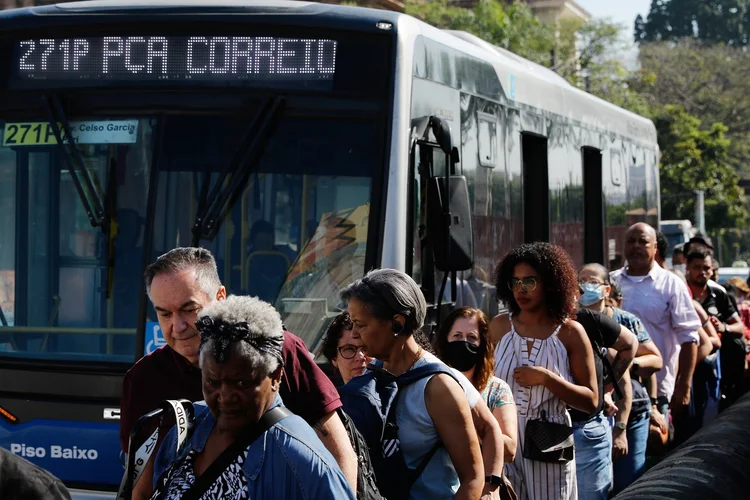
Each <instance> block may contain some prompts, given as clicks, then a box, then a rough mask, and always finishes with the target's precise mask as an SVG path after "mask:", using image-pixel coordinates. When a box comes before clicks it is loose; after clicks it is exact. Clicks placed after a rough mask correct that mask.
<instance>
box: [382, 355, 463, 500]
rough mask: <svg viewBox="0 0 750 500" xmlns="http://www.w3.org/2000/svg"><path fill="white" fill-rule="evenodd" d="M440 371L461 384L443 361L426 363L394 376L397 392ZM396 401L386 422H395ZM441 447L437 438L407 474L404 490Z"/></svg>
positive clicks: (420, 473) (412, 483)
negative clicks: (410, 472) (409, 473)
mask: <svg viewBox="0 0 750 500" xmlns="http://www.w3.org/2000/svg"><path fill="white" fill-rule="evenodd" d="M441 373H444V374H446V375H450V377H451V378H452V379H453V380H455V381H456V383H458V384H459V385H461V383H460V382H459V381H458V378H457V377H456V375H455V374H454V373H453V371H452V370H451V369H450V368H449V367H448V366H447V365H445V364H443V363H428V364H426V365H422V366H420V367H419V368H414V369H413V370H409V371H407V372H406V373H404V374H402V375H401V376H400V377H396V384H398V390H399V394H400V393H401V391H403V390H404V389H405V388H406V387H408V386H410V385H411V384H414V383H416V382H418V381H420V380H422V379H424V378H427V377H431V376H433V375H439V374H441ZM396 398H397V399H398V394H397V395H396ZM396 403H397V400H396V401H394V402H393V405H392V406H391V411H389V412H388V422H392V423H393V425H395V424H396V411H395V408H396ZM442 447H443V442H442V441H440V440H438V442H437V443H435V446H433V447H432V449H430V451H429V452H427V454H426V455H425V456H424V457H423V458H422V460H421V461H420V462H419V465H418V466H417V468H416V469H415V470H414V472H413V473H412V474H411V475H410V476H409V482H408V483H407V485H406V491H410V490H411V488H412V486H414V483H416V482H417V480H418V479H419V477H420V476H421V475H422V473H423V472H424V470H425V469H426V468H427V465H429V463H430V461H431V460H432V458H433V457H434V456H435V453H437V451H438V450H439V449H440V448H442Z"/></svg>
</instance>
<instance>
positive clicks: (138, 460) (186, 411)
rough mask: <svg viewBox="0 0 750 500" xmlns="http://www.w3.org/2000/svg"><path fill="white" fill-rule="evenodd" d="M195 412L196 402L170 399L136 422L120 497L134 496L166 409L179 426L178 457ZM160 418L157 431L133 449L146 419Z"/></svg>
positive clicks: (130, 441)
mask: <svg viewBox="0 0 750 500" xmlns="http://www.w3.org/2000/svg"><path fill="white" fill-rule="evenodd" d="M194 411H195V410H194V408H193V403H191V402H190V401H188V400H187V399H180V400H171V399H169V400H165V401H162V402H161V404H160V405H159V408H157V409H156V410H154V411H151V412H149V413H146V414H145V415H143V416H142V417H140V418H139V419H138V420H137V421H136V422H135V424H134V425H133V428H132V429H131V431H130V440H129V442H128V457H127V462H126V466H125V474H123V476H122V481H121V483H120V488H119V492H118V494H117V499H118V500H126V499H129V498H130V495H132V492H133V488H134V487H135V485H136V483H137V482H138V480H139V479H140V477H141V475H142V474H143V470H144V468H145V467H146V464H147V463H148V461H149V459H150V458H151V455H152V454H153V453H154V451H155V450H156V443H157V442H158V440H159V427H160V425H161V420H162V419H163V418H164V414H165V412H172V413H173V414H174V417H175V426H176V427H177V440H176V448H177V449H176V452H175V456H177V455H179V453H180V449H181V448H182V445H183V444H184V443H185V442H186V441H187V438H188V436H189V435H190V433H191V431H192V427H193V417H194ZM157 417H158V418H159V424H158V425H157V426H156V430H154V432H153V433H151V435H150V436H149V437H148V438H147V439H146V441H144V442H143V443H142V444H141V446H139V447H138V449H137V450H134V449H133V448H134V444H135V438H136V437H137V436H138V434H139V433H140V430H141V429H142V428H143V426H144V425H145V424H146V423H147V422H149V421H151V420H152V419H155V418H157Z"/></svg>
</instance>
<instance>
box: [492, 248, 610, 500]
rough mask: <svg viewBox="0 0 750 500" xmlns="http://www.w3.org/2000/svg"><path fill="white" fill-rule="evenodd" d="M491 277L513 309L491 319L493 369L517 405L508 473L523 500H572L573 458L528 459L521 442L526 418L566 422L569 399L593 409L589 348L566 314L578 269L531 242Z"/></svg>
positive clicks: (572, 307)
mask: <svg viewBox="0 0 750 500" xmlns="http://www.w3.org/2000/svg"><path fill="white" fill-rule="evenodd" d="M495 284H496V287H497V295H498V299H500V300H502V301H503V302H504V303H505V304H506V305H507V306H508V309H509V310H510V314H503V315H500V316H496V317H495V318H494V319H493V320H492V322H491V324H490V333H491V335H492V337H493V340H494V341H495V342H496V345H497V347H496V348H495V375H496V376H497V377H499V378H501V379H503V380H505V381H507V382H508V384H509V385H510V387H511V390H512V391H513V396H514V398H515V401H516V406H517V408H518V439H517V443H518V453H516V457H515V460H514V461H513V462H512V463H509V464H507V465H506V474H507V476H508V478H509V479H510V481H511V482H512V483H513V487H514V488H515V490H516V492H517V493H518V497H519V499H521V500H524V499H529V500H532V499H533V500H541V499H548V500H562V499H571V500H574V499H576V498H577V485H576V471H575V460H570V461H568V462H566V463H560V462H557V463H550V462H542V461H537V460H531V459H529V458H526V457H525V455H526V454H525V453H524V446H525V444H526V442H525V439H526V435H525V433H526V424H527V422H528V421H530V420H536V419H540V418H544V419H546V420H548V421H550V422H555V423H558V424H564V425H567V426H570V425H571V421H570V415H569V414H568V409H567V408H568V406H571V407H573V408H576V409H579V410H581V411H583V412H586V413H591V412H593V411H595V409H596V406H597V403H598V395H597V383H596V373H595V369H594V352H593V350H592V348H591V343H590V342H589V340H588V337H587V336H586V333H585V332H584V330H583V327H582V326H581V325H580V324H579V323H577V322H576V321H573V320H571V319H570V318H572V317H574V315H575V311H576V302H575V300H576V297H577V296H578V279H577V273H576V269H575V267H574V266H573V262H572V261H571V259H570V256H568V254H567V253H566V252H565V250H563V249H562V248H560V247H559V246H557V245H552V244H549V243H532V244H528V245H522V246H521V247H519V248H516V249H515V250H512V251H511V252H510V253H509V254H508V255H507V256H506V257H505V258H504V259H503V261H502V262H501V263H500V265H499V266H498V269H497V273H496V283H495Z"/></svg>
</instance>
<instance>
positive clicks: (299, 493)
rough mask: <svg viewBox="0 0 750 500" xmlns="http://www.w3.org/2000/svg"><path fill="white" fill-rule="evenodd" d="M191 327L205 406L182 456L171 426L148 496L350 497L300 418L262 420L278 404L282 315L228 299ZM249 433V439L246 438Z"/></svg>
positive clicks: (250, 300) (253, 301)
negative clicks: (194, 329)
mask: <svg viewBox="0 0 750 500" xmlns="http://www.w3.org/2000/svg"><path fill="white" fill-rule="evenodd" d="M196 325H197V326H198V330H199V331H200V334H201V347H200V357H199V361H200V367H201V372H202V380H203V396H204V397H205V403H197V404H196V405H195V423H194V429H193V433H192V435H191V436H190V438H189V439H188V440H187V441H186V443H185V445H184V446H182V447H181V449H180V450H179V451H177V450H176V440H177V435H176V429H174V428H173V429H172V430H171V431H170V432H169V434H168V435H167V437H166V439H165V440H164V443H162V445H161V447H160V449H159V454H158V455H157V458H156V462H155V465H154V495H153V496H152V497H151V498H159V499H160V500H161V499H167V500H172V499H175V500H176V499H180V498H183V496H185V495H186V494H187V493H188V491H190V490H191V489H192V490H196V491H193V492H191V493H190V495H197V496H194V498H199V499H200V500H213V499H220V498H221V499H227V498H228V499H241V498H252V499H253V500H258V499H268V500H271V499H277V498H284V499H287V500H288V499H311V498H319V499H330V498H337V499H338V498H344V499H346V498H348V499H354V498H355V497H354V493H353V492H352V490H351V488H350V486H349V484H348V483H347V481H346V478H344V475H343V473H342V472H341V470H340V469H339V466H338V464H337V463H336V460H335V459H334V458H333V456H332V455H331V454H330V453H329V452H328V451H327V450H326V448H325V447H324V446H323V443H321V441H320V440H319V439H318V437H317V435H316V434H315V431H314V430H313V429H312V427H310V426H309V425H308V424H307V423H306V422H305V421H304V420H303V419H302V418H300V417H298V416H296V415H292V414H288V415H287V416H283V413H282V418H281V419H280V420H278V421H277V422H276V423H275V424H273V425H272V426H270V427H268V428H267V430H264V429H265V427H263V426H262V424H261V422H260V421H261V418H263V417H264V415H266V413H267V412H269V411H270V410H272V409H275V408H277V407H283V403H282V401H281V398H280V397H279V395H278V390H279V385H280V380H281V370H282V367H283V364H282V357H281V347H282V343H283V340H284V329H283V327H282V325H281V317H280V316H279V313H278V312H277V311H276V310H275V309H274V308H273V307H272V306H271V305H270V304H267V303H265V302H263V301H261V300H259V299H257V298H255V297H239V296H233V297H229V298H228V299H226V300H224V301H221V302H216V303H215V304H213V305H211V306H209V307H207V308H206V309H204V310H203V312H202V313H201V316H200V318H199V319H198V322H197V323H196ZM274 413H279V412H278V410H274V412H272V413H269V415H271V414H274ZM266 418H268V416H266ZM253 430H255V433H254V435H255V436H258V437H257V438H255V439H254V440H253V439H252V438H248V437H247V435H248V434H250V435H252V431H253ZM243 438H244V440H245V441H246V442H247V446H242V445H243V444H244V443H242V442H241V444H240V446H241V448H240V449H237V450H236V453H233V451H234V448H233V447H232V445H233V444H234V443H235V442H236V441H238V440H240V439H243ZM227 450H230V451H227ZM232 455H234V456H232ZM220 459H221V460H220ZM214 463H217V464H226V465H225V466H224V467H218V468H217V467H211V466H212V465H213V464H214ZM211 469H216V470H217V472H216V473H215V474H212V473H211ZM204 474H205V478H204ZM199 481H200V482H199ZM201 483H203V484H201ZM198 485H201V486H200V487H199V486H198Z"/></svg>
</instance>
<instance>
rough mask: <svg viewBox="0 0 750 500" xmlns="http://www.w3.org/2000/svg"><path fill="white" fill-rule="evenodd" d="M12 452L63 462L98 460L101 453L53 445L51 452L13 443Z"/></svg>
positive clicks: (25, 456) (28, 456)
mask: <svg viewBox="0 0 750 500" xmlns="http://www.w3.org/2000/svg"><path fill="white" fill-rule="evenodd" d="M10 451H11V452H12V453H15V454H16V455H19V456H21V457H24V458H46V457H49V458H60V459H63V460H96V459H97V458H99V452H98V451H96V450H94V449H90V450H87V449H85V448H78V447H77V446H73V447H72V448H65V447H63V446H57V445H51V446H50V447H49V450H47V448H45V447H43V446H26V445H25V444H23V443H11V445H10Z"/></svg>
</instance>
